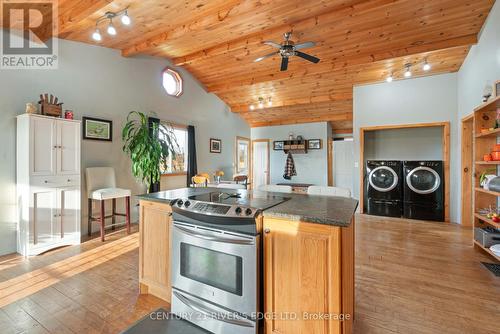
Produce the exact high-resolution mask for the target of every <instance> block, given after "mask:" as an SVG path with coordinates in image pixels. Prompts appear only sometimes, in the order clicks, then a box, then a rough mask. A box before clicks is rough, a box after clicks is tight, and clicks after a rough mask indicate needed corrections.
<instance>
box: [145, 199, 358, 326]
mask: <svg viewBox="0 0 500 334" xmlns="http://www.w3.org/2000/svg"><path fill="white" fill-rule="evenodd" d="M172 223H173V221H172V208H171V206H170V205H169V202H165V203H162V202H158V201H147V200H141V201H140V220H139V233H140V236H139V240H140V242H139V282H140V292H141V293H142V294H152V295H155V296H157V297H159V298H161V299H164V300H166V301H167V302H169V303H170V302H171V293H172V285H171V278H170V275H171V258H170V257H171V247H172V235H171V229H172ZM256 224H257V229H258V231H260V232H261V234H262V235H263V238H262V239H261V240H263V241H262V249H263V252H262V254H261V259H262V262H263V265H262V268H263V282H262V283H263V284H262V285H260V286H261V287H262V291H261V296H262V297H263V298H264V303H263V304H264V309H263V312H264V313H263V314H264V316H265V318H264V319H265V320H264V324H263V329H264V333H266V334H305V333H315V334H340V333H342V334H350V333H352V318H353V316H354V220H352V221H351V224H349V226H348V227H339V226H336V225H328V224H321V223H309V222H303V221H295V220H289V219H284V218H275V217H267V216H265V215H264V217H262V215H261V216H259V217H258V218H257V221H256Z"/></svg>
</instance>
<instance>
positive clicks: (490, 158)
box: [483, 154, 493, 162]
mask: <svg viewBox="0 0 500 334" xmlns="http://www.w3.org/2000/svg"><path fill="white" fill-rule="evenodd" d="M492 160H493V158H492V156H491V154H485V155H484V156H483V161H486V162H489V161H492Z"/></svg>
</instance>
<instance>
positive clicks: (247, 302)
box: [172, 221, 259, 334]
mask: <svg viewBox="0 0 500 334" xmlns="http://www.w3.org/2000/svg"><path fill="white" fill-rule="evenodd" d="M172 229H173V231H172V287H173V293H172V312H173V313H175V314H177V315H180V316H181V317H184V318H186V319H187V320H189V321H191V322H193V323H194V324H196V325H198V326H200V327H202V328H205V329H207V330H208V331H210V332H212V333H224V334H225V333H235V334H239V333H242V334H246V333H253V334H255V333H257V330H258V326H257V322H256V321H255V316H256V312H257V310H258V303H259V298H258V294H259V291H258V289H259V287H258V286H259V284H258V282H259V269H258V265H259V263H258V262H259V261H258V258H259V256H258V252H259V235H248V234H243V233H236V232H230V231H227V230H220V229H215V228H212V227H206V226H200V225H196V224H190V223H186V222H183V221H174V224H173V227H172Z"/></svg>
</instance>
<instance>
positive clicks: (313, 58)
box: [295, 51, 319, 64]
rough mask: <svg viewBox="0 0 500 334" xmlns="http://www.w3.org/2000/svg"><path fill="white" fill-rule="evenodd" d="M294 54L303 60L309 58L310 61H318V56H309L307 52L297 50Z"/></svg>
mask: <svg viewBox="0 0 500 334" xmlns="http://www.w3.org/2000/svg"><path fill="white" fill-rule="evenodd" d="M295 55H296V56H299V57H300V58H303V59H305V60H309V61H310V62H313V63H315V64H316V63H319V58H316V57H313V56H310V55H308V54H307V53H304V52H300V51H297V52H296V53H295Z"/></svg>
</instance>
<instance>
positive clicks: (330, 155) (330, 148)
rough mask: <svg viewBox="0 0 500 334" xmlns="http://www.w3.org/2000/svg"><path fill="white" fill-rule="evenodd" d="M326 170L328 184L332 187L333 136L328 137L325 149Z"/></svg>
mask: <svg viewBox="0 0 500 334" xmlns="http://www.w3.org/2000/svg"><path fill="white" fill-rule="evenodd" d="M326 157H327V159H326V161H327V164H328V166H327V171H328V186H329V187H333V183H334V181H335V180H334V178H333V138H331V137H330V138H328V142H327V151H326Z"/></svg>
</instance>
